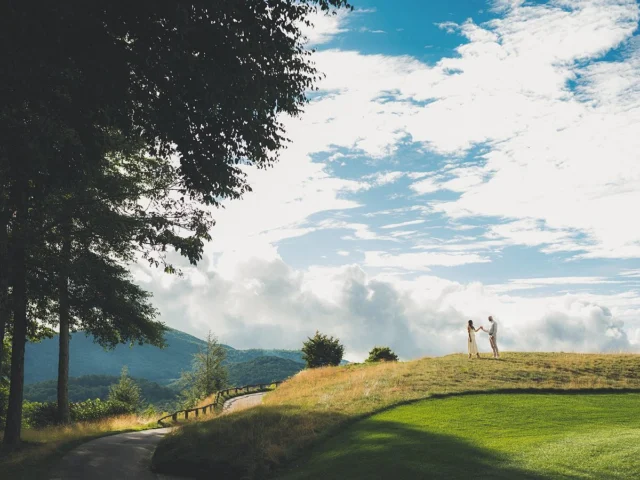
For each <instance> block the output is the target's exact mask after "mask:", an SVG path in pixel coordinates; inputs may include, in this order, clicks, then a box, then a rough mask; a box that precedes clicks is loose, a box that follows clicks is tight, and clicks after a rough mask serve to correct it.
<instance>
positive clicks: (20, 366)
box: [0, 0, 349, 445]
mask: <svg viewBox="0 0 640 480" xmlns="http://www.w3.org/2000/svg"><path fill="white" fill-rule="evenodd" d="M342 7H349V5H348V4H347V2H346V0H260V1H255V0H216V1H215V2H214V1H208V2H194V1H182V0H140V1H136V2H131V1H123V0H116V1H110V2H102V1H97V2H86V1H80V0H63V1H60V2H37V1H35V0H20V1H16V0H8V1H6V2H2V3H1V4H0V42H1V43H2V45H3V47H4V48H3V49H0V78H2V82H0V266H1V265H2V264H5V267H6V268H5V269H3V270H2V271H0V334H2V336H3V335H4V329H5V327H6V328H7V329H9V330H10V333H11V337H12V346H11V374H10V376H11V387H10V394H9V400H8V409H7V425H6V428H5V436H4V442H5V443H7V444H8V445H16V444H17V443H18V442H19V438H20V425H21V411H22V410H21V409H22V390H23V383H24V350H25V349H24V345H25V341H26V338H27V336H28V334H29V332H30V330H33V329H34V328H36V327H37V328H39V326H40V325H42V321H43V320H51V321H52V322H53V321H54V320H53V319H54V318H56V317H57V318H58V321H59V323H60V329H61V332H64V331H67V330H68V328H72V327H73V322H74V318H76V319H79V318H82V321H83V322H87V325H88V326H89V327H90V328H91V329H92V330H93V331H94V332H96V333H97V334H98V335H99V336H102V337H104V338H105V339H106V340H105V341H106V342H107V343H108V344H110V343H113V342H119V341H123V340H125V339H129V338H136V339H140V338H141V337H140V335H142V337H143V340H145V341H146V340H148V339H150V338H152V337H151V336H149V335H148V334H149V332H148V331H147V333H145V332H144V331H143V330H140V329H139V330H138V331H135V330H132V327H130V325H129V322H128V321H127V318H126V315H131V314H134V313H137V314H141V315H142V317H141V318H150V316H151V314H152V311H151V310H149V309H148V308H150V307H147V306H145V305H147V304H146V303H145V302H146V297H145V294H144V293H143V292H142V291H140V290H139V289H136V288H135V287H134V286H132V285H131V284H130V282H129V280H128V279H127V278H126V274H125V273H124V272H123V271H122V270H120V269H119V268H120V267H121V266H122V265H126V264H127V262H131V261H132V260H133V259H134V258H135V256H134V255H133V253H132V252H134V251H137V252H143V255H146V256H147V257H146V258H147V259H148V260H149V261H150V262H151V263H155V264H162V265H164V266H165V268H166V269H167V270H168V271H173V267H172V266H171V265H170V264H165V263H164V261H165V259H166V256H165V252H166V249H167V248H168V247H173V248H175V249H176V250H177V251H178V252H179V253H180V254H182V255H184V256H186V257H187V258H189V260H190V261H191V262H192V263H196V262H197V261H198V260H199V259H200V257H201V252H202V247H203V241H206V240H208V239H209V237H208V228H209V227H210V226H211V225H212V222H211V221H210V219H209V218H208V217H207V214H206V209H202V208H199V207H197V206H194V205H197V204H198V203H200V204H204V205H211V206H220V204H221V201H222V200H224V199H237V198H240V197H241V196H242V195H243V194H244V193H245V192H247V191H249V190H250V186H249V185H248V183H247V177H246V174H245V172H244V170H243V168H242V165H254V166H256V167H258V168H265V167H268V166H270V165H272V164H273V163H274V162H275V161H276V160H277V157H278V152H279V151H280V149H281V148H282V147H283V146H284V145H285V144H286V141H287V140H286V132H284V129H283V124H282V115H293V116H295V115H298V114H299V113H300V112H301V109H302V107H303V105H304V103H305V102H306V100H307V98H306V92H307V91H308V90H310V89H312V88H313V85H314V82H315V81H316V80H317V79H318V78H319V72H318V71H317V70H316V69H315V67H314V66H313V64H312V63H311V59H310V57H309V54H310V52H309V51H308V50H307V49H306V47H305V44H304V37H303V34H302V30H301V27H302V26H303V25H305V24H307V25H308V24H309V21H310V15H311V14H312V13H314V12H316V11H318V10H323V11H329V10H331V9H332V8H342ZM149 171H155V174H154V175H152V176H151V177H150V176H148V175H147V174H148V172H149ZM153 178H159V179H161V182H160V183H159V184H158V183H154V182H153V180H152V179H153ZM163 182H164V183H163ZM154 185H155V187H157V188H154ZM148 187H151V188H148ZM144 201H150V202H151V203H153V208H151V209H150V210H149V209H148V208H141V207H140V205H141V202H144ZM185 232H187V233H186V234H185ZM188 232H190V233H188ZM5 239H6V241H5ZM134 244H135V245H137V247H136V248H135V249H134V248H133V246H134ZM76 267H77V268H76ZM98 272H100V273H98ZM105 273H109V275H111V276H110V277H105V278H110V279H112V280H113V281H112V282H111V283H110V284H109V288H111V290H109V291H117V292H119V295H120V296H119V297H118V298H119V299H120V300H119V301H114V300H113V298H115V297H109V298H106V297H102V298H101V297H100V294H101V290H99V289H98V288H97V287H96V285H98V284H99V282H100V278H99V277H100V275H103V274H105ZM83 282H84V283H83ZM103 285H104V282H103ZM9 293H10V299H11V301H10V305H8V302H7V299H8V298H9V296H8V294H9ZM126 300H128V303H127V301H126ZM83 302H84V303H83ZM92 302H93V303H92ZM122 302H125V303H122ZM132 302H133V303H132ZM7 305H8V306H7ZM91 305H92V306H96V305H97V306H98V307H99V309H100V310H101V312H102V313H101V315H94V316H91V315H90V314H89V312H90V311H91V310H90V306H91ZM135 305H137V306H138V307H140V308H142V310H138V311H137V312H133V311H132V310H131V308H132V306H133V308H134V309H136V308H138V307H135ZM91 308H93V307H91ZM144 309H147V310H144ZM74 315H75V316H76V317H74ZM118 319H120V323H117V322H118ZM114 322H116V323H114ZM109 325H116V326H117V328H116V329H115V330H113V329H112V330H109V328H110V327H108V326H109ZM127 332H128V333H127ZM136 335H137V337H136ZM145 335H146V336H145ZM60 341H61V351H62V350H63V349H64V348H63V346H64V344H65V343H66V344H68V336H65V335H61V336H60ZM1 354H2V352H0V355H1ZM63 356H64V355H63V354H62V353H61V360H60V361H61V370H60V372H61V378H64V376H65V373H64V369H63V368H62V366H64V363H65V361H66V362H68V359H66V360H65V359H64V358H63ZM61 385H64V381H63V382H62V383H61Z"/></svg>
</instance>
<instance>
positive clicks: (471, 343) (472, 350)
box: [467, 320, 482, 358]
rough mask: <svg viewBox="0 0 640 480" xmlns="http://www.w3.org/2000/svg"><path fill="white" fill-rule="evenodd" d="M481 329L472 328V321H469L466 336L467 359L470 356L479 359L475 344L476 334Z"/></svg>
mask: <svg viewBox="0 0 640 480" xmlns="http://www.w3.org/2000/svg"><path fill="white" fill-rule="evenodd" d="M481 328H482V327H479V328H474V327H473V320H469V325H467V334H468V337H469V342H468V345H469V358H471V356H472V355H475V356H476V357H478V358H480V354H479V353H478V344H477V343H476V332H477V331H478V330H480V329H481Z"/></svg>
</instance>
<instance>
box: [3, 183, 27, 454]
mask: <svg viewBox="0 0 640 480" xmlns="http://www.w3.org/2000/svg"><path fill="white" fill-rule="evenodd" d="M13 188H14V189H15V191H14V192H12V193H13V195H12V196H13V197H14V198H15V206H16V217H15V228H14V229H13V231H12V235H11V249H10V252H11V262H12V269H11V284H12V286H13V292H12V300H13V302H12V304H13V342H12V345H11V385H10V387H9V402H8V405H7V423H6V425H5V429H4V444H5V445H6V446H8V447H15V446H17V445H18V444H19V443H20V431H21V427H22V400H23V393H24V392H23V389H24V348H25V343H26V341H27V272H26V264H25V250H26V243H27V240H28V239H27V236H26V229H27V218H26V217H27V207H28V205H27V202H28V195H27V194H28V192H27V189H28V183H27V182H26V181H24V180H23V181H20V182H16V184H14V186H13Z"/></svg>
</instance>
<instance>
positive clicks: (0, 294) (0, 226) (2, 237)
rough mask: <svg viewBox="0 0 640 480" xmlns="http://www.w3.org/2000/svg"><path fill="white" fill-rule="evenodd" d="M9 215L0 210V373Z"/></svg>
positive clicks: (6, 307) (7, 313) (6, 319)
mask: <svg viewBox="0 0 640 480" xmlns="http://www.w3.org/2000/svg"><path fill="white" fill-rule="evenodd" d="M8 227H9V215H8V214H7V213H6V212H5V211H0V375H1V374H2V372H3V371H4V370H3V368H4V365H3V364H2V360H3V359H4V336H5V333H6V328H7V325H8V324H9V317H10V316H11V308H10V307H9V233H8Z"/></svg>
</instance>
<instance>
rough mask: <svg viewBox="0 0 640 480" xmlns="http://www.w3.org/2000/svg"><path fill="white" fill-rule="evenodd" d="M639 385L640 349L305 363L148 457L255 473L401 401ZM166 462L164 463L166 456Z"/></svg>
mask: <svg viewBox="0 0 640 480" xmlns="http://www.w3.org/2000/svg"><path fill="white" fill-rule="evenodd" d="M543 389H556V390H583V389H589V390H590V389H639V390H640V355H588V354H569V353H504V354H503V355H502V359H500V360H493V359H490V358H482V359H473V360H468V359H467V357H466V355H449V356H445V357H438V358H423V359H420V360H416V361H412V362H401V363H383V364H373V365H347V366H344V367H329V368H321V369H314V370H305V371H302V372H300V373H298V374H297V375H296V376H294V377H293V378H292V379H290V380H289V381H287V382H285V383H284V384H282V385H281V386H280V387H279V388H278V389H277V390H276V391H274V392H272V393H269V394H268V395H266V396H265V398H264V401H263V404H262V405H260V406H258V407H256V408H253V409H250V410H246V411H241V412H237V413H234V414H231V415H226V416H224V417H219V418H216V419H213V420H211V421H206V422H199V423H198V424H195V425H189V426H187V427H185V428H183V429H181V430H180V431H177V432H175V433H174V434H172V435H169V436H168V437H167V439H165V440H164V441H163V442H162V443H161V444H160V447H159V448H158V450H157V454H156V455H155V456H154V465H155V467H156V468H158V469H159V470H160V471H164V472H167V473H177V472H182V473H185V474H192V475H210V474H213V473H216V474H226V475H239V476H246V478H255V477H260V476H262V475H265V474H266V473H267V472H269V471H271V470H273V469H274V468H275V467H277V466H278V465H281V464H282V463H283V462H286V461H287V460H290V459H291V458H292V457H294V456H296V455H297V454H299V453H300V452H301V451H302V450H304V449H305V448H306V447H308V446H309V445H310V444H311V443H312V442H314V441H316V440H317V439H318V438H319V437H322V436H324V435H326V434H329V433H331V432H332V431H335V430H336V429H337V428H340V427H341V426H343V425H345V424H347V423H349V422H351V421H354V420H357V419H359V418H362V417H363V416H366V415H370V414H372V413H375V412H378V411H380V410H383V409H385V408H388V407H391V406H393V405H398V404H401V403H403V402H407V401H412V400H419V399H425V398H429V397H431V396H434V395H443V394H445V395H446V394H456V393H466V392H480V391H485V392H486V391H496V390H523V391H527V390H543ZM169 460H170V461H169Z"/></svg>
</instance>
